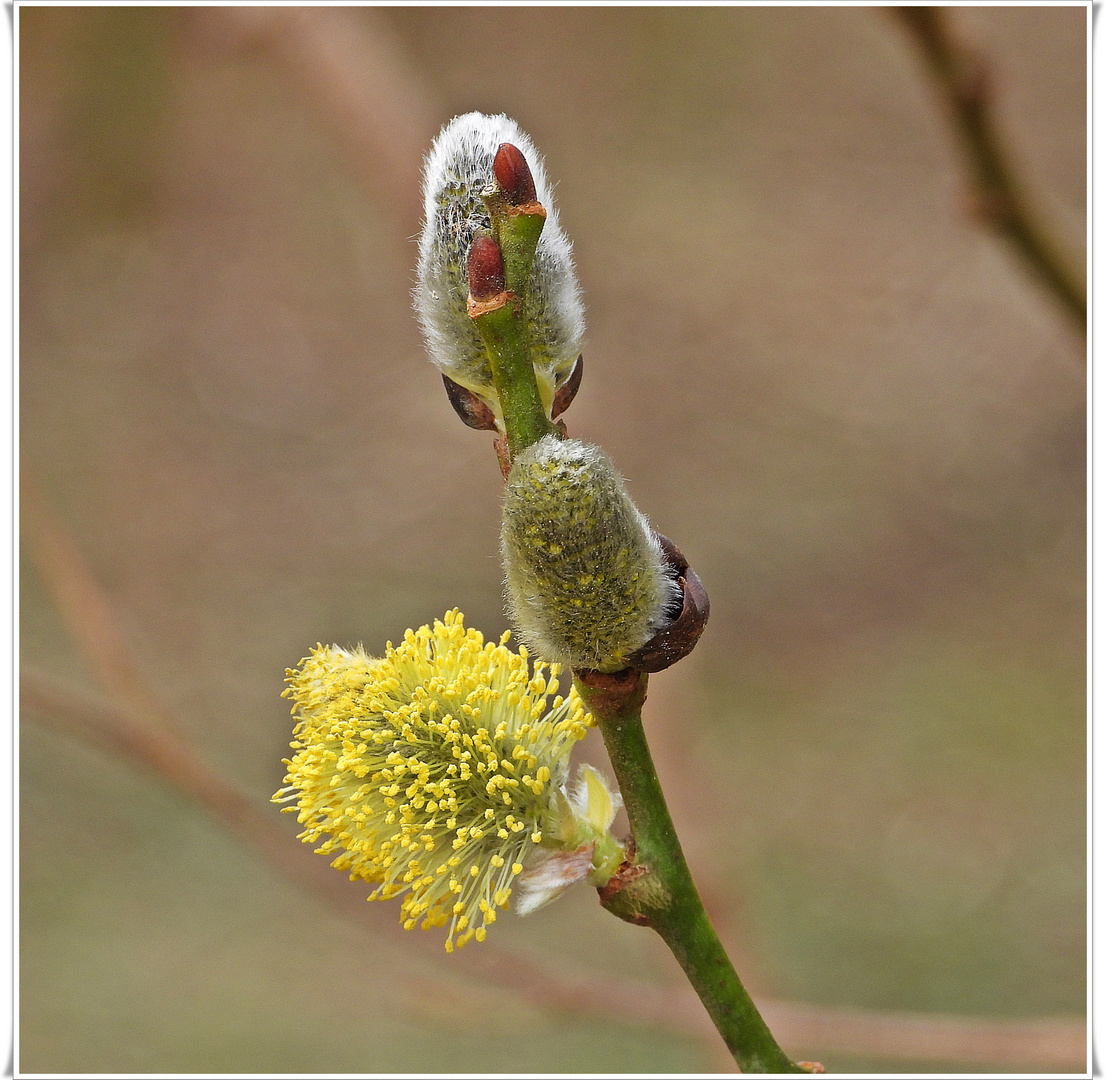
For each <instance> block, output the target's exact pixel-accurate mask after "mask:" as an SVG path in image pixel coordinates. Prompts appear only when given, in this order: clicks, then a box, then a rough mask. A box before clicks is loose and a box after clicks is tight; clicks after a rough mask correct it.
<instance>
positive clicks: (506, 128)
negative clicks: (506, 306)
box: [414, 112, 584, 417]
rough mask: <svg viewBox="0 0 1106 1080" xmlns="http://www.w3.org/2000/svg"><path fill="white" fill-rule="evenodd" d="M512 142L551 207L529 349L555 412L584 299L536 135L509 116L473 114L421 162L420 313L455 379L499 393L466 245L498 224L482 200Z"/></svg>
mask: <svg viewBox="0 0 1106 1080" xmlns="http://www.w3.org/2000/svg"><path fill="white" fill-rule="evenodd" d="M505 142H509V143H513V144H514V145H515V146H517V147H518V149H519V150H520V151H521V152H522V155H523V156H524V157H525V158H526V162H527V164H528V165H529V166H530V172H531V173H532V174H533V177H534V187H535V189H536V190H537V195H538V201H539V202H540V203H541V204H542V206H543V207H544V208H545V211H546V219H545V227H544V228H543V229H542V232H541V238H540V240H539V241H538V249H537V253H536V254H535V257H534V266H533V270H532V271H531V277H530V288H529V294H528V296H527V308H526V315H527V323H528V330H529V334H530V349H531V355H532V356H533V358H534V369H535V374H536V375H537V379H538V387H539V389H540V391H541V396H542V401H543V403H544V404H545V407H546V411H547V412H548V411H549V409H550V406H551V403H552V400H553V395H554V393H555V392H556V390H557V388H558V387H559V386H560V385H561V384H562V383H563V382H564V381H565V379H567V378H568V376H569V374H570V373H571V371H572V367H573V365H574V364H575V362H576V358H577V356H578V355H579V353H580V343H581V339H582V338H583V335H584V306H583V302H582V300H581V297H580V286H579V284H578V283H577V280H576V271H575V267H574V266H573V262H572V245H571V244H570V243H569V241H568V238H567V237H566V236H565V234H564V233H563V232H562V230H561V226H560V224H559V223H558V221H557V211H556V208H555V207H554V205H553V190H552V188H551V187H550V184H549V181H548V179H547V178H546V175H545V166H544V165H543V163H542V159H541V156H540V155H539V154H538V151H537V150H536V149H535V147H534V144H533V142H531V140H530V137H529V136H528V135H527V134H526V133H525V132H524V131H522V130H521V129H520V128H519V126H518V124H516V123H515V122H514V121H513V120H511V119H510V118H509V117H507V116H504V115H502V114H500V115H498V116H485V115H484V114H483V113H478V112H471V113H466V114H465V115H464V116H458V117H456V118H455V119H453V120H451V121H450V122H449V123H448V124H446V125H445V127H443V128H442V130H441V132H440V133H439V135H438V137H437V138H436V139H435V140H434V144H433V146H432V147H431V148H430V153H429V154H428V155H427V157H426V162H425V165H424V169H423V198H424V209H425V222H424V224H423V229H422V235H421V236H420V238H419V262H418V280H417V284H416V285H415V289H414V300H415V311H416V314H417V315H418V320H419V325H420V326H421V327H422V332H423V335H424V336H425V338H426V347H427V350H428V352H429V353H430V358H431V360H433V361H434V363H435V364H437V365H438V367H439V368H440V369H441V370H442V372H444V373H445V374H446V375H448V376H449V378H451V379H452V380H453V381H454V382H456V383H459V384H460V385H461V386H464V387H466V388H467V389H469V390H471V391H473V393H475V394H477V395H478V396H479V397H480V398H482V399H483V400H484V401H486V402H487V404H488V405H489V406H490V407H491V408H492V411H493V412H494V413H495V414H496V416H497V417H499V416H500V415H501V410H500V407H499V400H498V398H497V396H496V394H495V388H494V385H493V383H492V375H491V367H490V364H489V362H488V357H487V353H486V352H485V349H484V343H483V341H482V339H481V337H480V334H479V332H478V331H477V329H476V327H475V326H474V325H473V321H472V319H470V318H469V316H468V312H467V310H466V306H465V305H466V301H467V299H468V266H467V263H468V250H469V246H470V245H471V243H472V238H473V236H474V234H475V233H476V231H477V230H478V229H482V228H488V227H489V226H490V224H491V222H490V219H489V217H488V212H487V209H486V207H485V206H484V202H483V200H482V199H481V198H480V193H481V191H482V190H483V189H484V188H485V187H486V186H487V185H488V184H489V183H490V182H491V181H492V180H493V179H494V174H493V168H492V163H493V162H494V160H495V155H496V151H497V150H498V149H499V147H500V145H501V144H502V143H505Z"/></svg>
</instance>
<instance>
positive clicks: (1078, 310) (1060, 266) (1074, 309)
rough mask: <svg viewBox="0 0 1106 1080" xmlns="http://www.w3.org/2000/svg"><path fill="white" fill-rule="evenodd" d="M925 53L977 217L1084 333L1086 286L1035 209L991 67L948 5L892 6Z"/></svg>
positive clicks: (892, 11)
mask: <svg viewBox="0 0 1106 1080" xmlns="http://www.w3.org/2000/svg"><path fill="white" fill-rule="evenodd" d="M888 11H890V12H891V13H892V14H893V15H894V16H895V17H896V18H897V19H898V20H899V21H900V22H901V24H902V25H903V26H904V27H905V28H906V30H907V32H908V33H909V35H910V37H911V38H912V39H913V42H914V44H915V45H916V46H917V48H918V49H919V50H920V51H921V54H922V57H923V58H924V60H925V63H926V66H927V68H928V69H929V74H930V76H931V78H932V80H933V85H934V88H935V89H936V91H937V93H938V95H939V96H940V99H941V106H942V108H943V109H944V111H945V114H946V116H947V117H948V119H949V122H950V124H951V125H952V127H953V129H954V130H955V133H956V139H957V143H958V145H959V147H960V152H961V153H962V155H963V157H964V163H965V167H966V169H967V172H968V174H969V183H970V184H971V208H972V211H973V213H974V215H975V216H976V217H977V218H978V220H979V221H981V222H982V223H983V224H985V225H986V226H987V227H988V228H990V229H993V230H994V231H995V232H996V233H997V234H998V235H999V236H1001V237H1002V238H1003V239H1004V240H1006V242H1007V243H1008V244H1009V245H1010V246H1011V247H1012V248H1013V249H1014V251H1015V252H1016V253H1017V254H1018V256H1019V257H1020V258H1021V260H1022V261H1023V262H1024V263H1025V264H1026V266H1027V267H1028V268H1029V269H1030V270H1031V271H1032V272H1033V273H1034V274H1035V275H1036V277H1037V278H1038V280H1039V281H1040V282H1041V283H1042V284H1043V285H1044V286H1045V288H1047V289H1048V290H1049V292H1051V293H1052V294H1053V296H1054V297H1055V298H1056V300H1057V301H1059V303H1060V304H1061V305H1062V306H1063V308H1064V309H1065V310H1066V311H1067V312H1068V314H1069V315H1070V316H1072V318H1074V319H1075V320H1076V322H1077V323H1078V325H1079V327H1080V328H1081V329H1082V330H1083V332H1084V333H1086V327H1087V287H1086V284H1085V282H1084V281H1083V280H1082V279H1081V275H1080V274H1079V273H1078V272H1077V271H1076V269H1075V267H1074V266H1073V265H1072V261H1071V260H1070V259H1069V258H1068V257H1067V256H1066V255H1064V254H1063V253H1062V252H1061V251H1060V249H1059V246H1058V244H1057V242H1056V241H1055V239H1054V238H1053V237H1052V235H1051V231H1050V230H1049V229H1048V228H1047V227H1046V226H1045V225H1044V223H1043V222H1042V220H1041V214H1040V211H1039V209H1038V208H1036V207H1034V206H1032V205H1031V203H1030V201H1029V198H1028V196H1027V195H1026V192H1025V186H1024V184H1023V183H1022V181H1021V179H1020V178H1019V177H1018V175H1017V173H1016V171H1015V169H1014V167H1013V165H1012V164H1011V161H1010V155H1009V153H1008V152H1007V150H1006V147H1005V146H1004V144H1003V140H1002V138H1001V136H1000V135H999V132H998V129H997V127H996V125H995V119H994V111H993V99H992V90H993V83H992V72H991V66H990V65H989V64H988V62H987V60H986V58H985V57H983V56H982V55H981V54H980V52H979V51H978V50H976V49H974V48H973V47H971V46H970V45H968V44H967V43H966V42H964V41H963V40H962V39H961V36H960V35H959V34H958V33H957V32H956V31H955V30H954V29H953V27H952V26H951V23H950V15H949V12H948V10H947V9H945V8H936V7H892V8H888Z"/></svg>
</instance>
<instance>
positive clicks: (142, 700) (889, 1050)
mask: <svg viewBox="0 0 1106 1080" xmlns="http://www.w3.org/2000/svg"><path fill="white" fill-rule="evenodd" d="M20 488H21V491H20V500H21V502H20V507H21V524H22V526H23V532H24V539H25V541H26V543H27V545H28V548H29V553H30V555H31V557H32V559H33V560H34V562H35V565H36V567H37V568H38V570H39V573H40V575H41V576H42V579H43V581H44V582H45V584H46V586H47V588H48V590H49V592H50V595H51V596H52V598H53V600H54V602H55V604H56V605H57V607H58V609H59V611H61V612H62V614H63V617H64V619H65V621H66V625H67V627H68V628H69V631H70V633H71V634H72V635H73V637H74V639H75V641H76V642H77V644H78V645H79V647H80V649H81V651H82V653H83V654H84V656H85V658H86V659H87V660H88V662H89V664H90V666H91V668H92V670H93V672H94V674H95V675H96V677H97V679H98V680H99V681H100V682H101V684H102V685H103V686H104V688H105V689H106V690H107V691H108V693H109V694H111V696H112V697H113V698H114V699H115V701H116V702H117V703H116V704H114V705H113V704H110V703H105V702H102V701H97V700H94V699H92V698H91V697H90V696H89V695H87V694H84V693H81V692H79V691H76V690H74V689H73V688H71V687H65V686H62V685H61V684H59V683H57V682H56V681H54V680H52V679H50V678H49V677H47V676H45V675H42V674H39V673H35V672H25V673H23V675H22V677H21V679H20V704H21V707H22V708H23V709H24V710H26V712H27V713H28V714H29V715H32V716H34V717H35V718H36V719H37V720H39V722H41V723H44V724H46V725H47V726H49V727H52V728H54V729H55V730H58V731H60V732H62V733H63V734H66V735H68V736H75V737H77V738H79V739H82V740H84V741H87V742H90V743H91V744H93V745H94V746H97V747H98V748H100V749H101V750H104V751H106V752H108V753H111V754H115V755H117V756H119V757H120V758H122V759H123V760H125V761H128V762H130V763H131V764H137V765H141V766H142V767H144V768H146V769H149V770H150V771H151V772H153V773H154V774H155V775H156V776H158V777H159V779H161V780H162V781H163V782H165V783H168V784H169V785H170V786H171V787H173V788H175V789H176V790H177V791H179V792H181V793H182V794H184V795H185V796H187V797H188V798H189V799H191V800H192V801H193V802H194V803H196V804H197V805H198V806H199V807H200V808H201V809H202V810H203V811H204V812H205V813H207V814H209V815H211V817H212V818H213V819H214V820H216V821H218V822H219V823H220V824H221V825H222V826H223V827H224V828H226V829H228V830H229V831H230V832H231V833H232V834H233V835H234V836H236V837H237V838H238V839H239V840H240V841H241V842H243V843H244V844H245V845H246V846H247V847H249V848H252V849H253V850H255V851H256V852H257V853H258V854H260V855H261V856H262V857H263V858H265V860H266V861H268V862H269V863H270V864H271V865H272V866H274V867H275V868H276V869H277V870H279V871H280V872H281V873H283V874H285V875H286V876H287V877H288V878H289V879H290V880H292V881H294V882H295V883H296V884H297V885H299V886H301V887H302V888H305V889H307V890H309V891H311V892H313V893H314V894H315V895H317V896H319V897H320V898H321V899H323V900H324V901H325V902H326V903H328V904H330V905H332V906H334V907H335V909H336V910H338V911H340V912H341V913H342V914H344V915H345V916H347V917H349V918H352V919H355V920H356V921H357V922H358V924H359V925H361V926H364V925H365V923H366V922H367V921H370V920H372V919H373V918H374V916H376V912H370V911H369V910H368V906H367V905H366V904H365V902H364V900H363V899H362V897H361V895H360V891H359V890H357V891H354V890H351V889H349V888H347V887H344V886H345V884H346V883H345V882H344V881H343V880H342V878H341V877H340V876H338V875H335V874H334V873H332V872H331V870H330V867H329V866H328V865H327V863H326V862H325V861H323V860H321V859H317V858H315V856H314V855H313V853H312V852H311V851H310V850H309V849H308V848H306V847H303V846H302V845H298V844H294V843H292V842H291V836H290V835H289V833H288V831H287V830H286V829H284V828H282V827H281V826H280V824H279V820H278V819H276V818H273V817H270V812H271V811H270V807H269V806H268V804H267V803H266V805H265V807H264V808H260V807H258V806H257V805H256V802H255V800H254V799H252V798H251V797H250V796H249V795H247V794H246V793H244V792H242V791H240V790H239V789H238V788H237V787H236V786H235V785H234V784H232V783H230V782H229V781H228V780H226V779H225V778H224V777H222V776H220V775H219V773H218V772H217V771H216V770H215V769H214V768H212V767H211V766H210V765H209V764H208V763H207V762H206V761H205V760H204V759H203V758H202V757H201V756H200V755H199V754H198V753H197V752H196V750H195V749H194V748H193V747H191V746H190V745H189V744H188V742H187V741H186V740H185V739H183V738H181V737H180V736H179V735H178V734H177V733H176V731H175V730H174V724H173V719H172V717H171V715H170V714H169V713H168V712H167V711H166V710H165V708H164V707H163V706H162V705H161V704H160V703H159V702H158V699H157V697H156V695H155V694H154V693H153V692H152V690H151V689H150V688H149V687H148V686H147V684H146V683H145V681H144V680H143V678H142V676H141V674H140V673H139V671H138V669H137V667H136V666H135V664H134V662H133V659H132V658H131V656H130V653H129V650H128V648H127V645H126V642H125V639H124V636H123V633H122V631H121V629H120V627H119V625H118V623H117V620H116V619H115V616H114V614H113V612H112V608H111V603H110V601H109V599H108V597H107V595H106V594H105V592H104V590H103V589H102V587H101V586H100V584H99V582H98V581H97V580H96V578H95V576H94V574H93V573H92V572H91V570H90V568H89V567H88V565H87V563H86V562H85V560H84V558H83V556H82V554H81V552H80V549H79V548H78V547H77V544H76V543H75V542H74V540H73V538H72V537H71V536H70V535H69V534H68V532H67V531H66V529H65V527H64V526H63V525H62V524H61V522H60V521H59V520H58V519H57V518H56V517H55V516H54V514H53V513H52V511H51V510H50V509H49V508H48V507H47V506H46V504H45V501H44V499H43V497H42V494H41V492H40V491H39V488H38V486H37V484H36V483H35V481H34V480H33V478H31V477H30V476H29V475H27V474H26V473H24V475H23V476H22V477H21V482H20ZM387 915H388V916H389V917H390V916H391V912H387ZM410 944H411V947H413V948H420V947H421V950H422V951H424V952H425V951H427V950H428V949H430V948H433V949H434V950H435V952H436V951H437V943H436V942H432V941H430V939H429V938H427V937H425V936H424V935H412V937H411V939H410ZM457 961H461V963H463V965H464V967H465V968H466V970H467V971H468V972H469V973H470V974H472V975H476V976H478V977H481V978H483V979H486V980H488V981H490V982H492V983H493V984H494V985H495V986H497V987H500V988H510V989H511V990H512V991H514V992H515V993H517V994H519V995H521V996H523V997H525V998H526V999H527V1000H528V1002H529V1003H530V1004H532V1005H533V1006H535V1007H537V1008H539V1009H542V1010H544V1011H547V1012H566V1013H571V1014H576V1015H584V1016H591V1017H595V1016H597V1015H602V1016H605V1017H607V1018H608V1019H612V1020H617V1021H619V1022H621V1023H627V1024H635V1025H648V1026H655V1027H663V1028H668V1029H670V1030H673V1031H675V1032H677V1033H679V1034H682V1035H691V1036H696V1037H698V1038H701V1039H702V1040H703V1042H704V1045H705V1046H706V1045H709V1046H710V1047H711V1048H712V1049H713V1048H714V1046H715V1042H716V1032H715V1031H714V1028H713V1026H712V1025H711V1023H710V1021H709V1019H708V1018H707V1016H706V1014H705V1013H704V1012H703V1010H702V1007H701V1005H700V1003H699V1001H698V1000H697V998H696V997H695V995H694V994H693V993H692V992H691V991H690V990H689V989H688V988H686V987H684V986H671V987H669V986H665V987H659V986H650V985H644V984H638V983H633V982H630V981H627V980H621V979H614V978H611V977H609V976H601V975H598V974H597V973H594V972H588V973H586V974H582V975H580V976H579V977H575V978H574V977H571V976H565V975H564V974H561V973H558V972H555V971H553V970H552V969H551V968H550V967H548V965H545V964H543V963H542V962H541V961H540V960H536V959H533V958H530V957H527V956H524V955H522V954H520V953H517V952H515V951H511V950H509V949H504V948H503V947H501V946H500V947H497V948H496V949H494V950H493V949H483V950H480V949H469V950H467V951H466V952H465V953H463V954H458V955H457V957H456V958H455V960H454V964H455V965H456V962H457ZM424 981H425V980H424V979H423V980H420V979H419V978H417V977H412V978H411V980H410V984H409V985H408V986H407V989H406V994H407V995H409V1000H410V1001H411V1002H416V1003H417V1002H419V1001H421V1002H423V1003H424V1004H425V1002H427V1001H431V1000H434V1001H436V1000H440V997H441V996H440V995H431V996H428V995H426V994H425V992H424V988H423V986H422V983H423V982H424ZM763 1011H764V1015H765V1018H766V1019H767V1021H768V1023H769V1024H770V1025H771V1026H772V1028H773V1029H774V1030H777V1031H778V1032H779V1033H780V1034H779V1037H780V1038H781V1039H782V1040H783V1041H784V1042H786V1043H787V1044H788V1045H791V1046H796V1047H801V1048H804V1049H807V1050H809V1051H811V1052H813V1051H814V1050H815V1049H816V1050H818V1051H819V1052H825V1051H832V1052H836V1053H849V1054H885V1055H887V1056H890V1057H902V1058H907V1059H915V1060H931V1061H963V1062H986V1063H988V1064H991V1065H998V1066H1008V1067H1011V1068H1013V1067H1015V1066H1020V1065H1024V1064H1025V1063H1027V1062H1030V1063H1033V1064H1034V1065H1040V1066H1042V1067H1048V1068H1056V1069H1079V1068H1081V1067H1082V1063H1083V1059H1084V1052H1085V1042H1086V1035H1085V1026H1084V1024H1083V1023H1082V1022H1080V1021H1072V1020H1063V1019H1057V1020H1053V1019H1043V1020H1031V1021H1002V1020H1000V1021H990V1020H977V1019H969V1018H964V1017H952V1016H925V1015H920V1014H913V1013H878V1012H871V1011H866V1010H861V1009H840V1008H833V1007H825V1006H819V1005H806V1004H798V1003H794V1002H782V1001H765V1002H763Z"/></svg>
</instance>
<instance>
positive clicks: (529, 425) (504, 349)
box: [473, 298, 557, 457]
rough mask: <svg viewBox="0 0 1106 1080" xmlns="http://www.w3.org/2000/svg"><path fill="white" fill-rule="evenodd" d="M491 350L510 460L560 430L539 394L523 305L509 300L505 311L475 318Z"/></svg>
mask: <svg viewBox="0 0 1106 1080" xmlns="http://www.w3.org/2000/svg"><path fill="white" fill-rule="evenodd" d="M473 321H474V322H475V323H476V326H477V329H478V330H479V331H480V336H481V337H482V338H483V339H484V345H485V346H486V348H487V350H488V356H489V358H490V359H491V365H492V380H493V381H494V382H495V388H496V391H497V392H498V394H499V404H500V407H501V408H502V410H503V428H504V434H506V436H507V445H508V447H509V448H510V452H511V456H512V457H514V456H515V455H516V454H518V452H519V451H520V450H525V449H526V447H528V446H531V445H533V444H534V443H536V442H537V441H538V440H539V439H541V438H542V437H543V436H545V435H549V434H550V433H552V432H555V431H556V430H557V428H556V425H554V423H553V422H552V421H551V420H550V419H549V418H548V417H547V416H546V415H545V407H544V406H543V405H542V402H541V395H540V394H539V392H538V380H537V377H536V376H535V374H534V363H533V361H532V360H531V359H530V339H529V334H528V333H527V332H526V319H525V318H524V315H523V304H522V301H521V300H519V299H517V298H515V299H509V300H508V301H507V303H505V304H503V306H502V307H498V308H495V309H493V310H491V311H485V312H483V313H482V314H480V315H477V316H475V317H474V320H473Z"/></svg>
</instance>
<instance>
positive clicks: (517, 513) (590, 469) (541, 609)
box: [500, 435, 680, 671]
mask: <svg viewBox="0 0 1106 1080" xmlns="http://www.w3.org/2000/svg"><path fill="white" fill-rule="evenodd" d="M500 547H501V550H502V555H503V566H504V570H505V573H506V583H507V606H508V610H509V611H510V614H511V616H512V618H513V619H514V621H515V625H516V626H517V627H518V630H519V635H520V637H521V638H522V640H523V641H524V642H525V643H526V645H527V646H528V647H530V648H531V649H533V650H534V651H535V652H536V653H537V654H538V655H539V656H540V657H541V658H542V659H544V660H549V661H552V662H556V663H560V664H565V665H568V666H570V667H583V668H594V669H597V670H599V671H618V670H620V669H621V668H624V667H626V666H627V663H628V660H629V657H630V655H631V654H632V653H634V652H636V651H637V650H638V649H640V648H641V646H642V645H644V644H645V643H646V642H647V641H649V639H650V638H651V637H653V635H654V634H655V633H656V631H657V630H658V629H659V628H660V627H661V626H662V625H664V623H665V621H666V618H665V616H666V611H667V609H668V608H669V606H670V605H672V604H675V603H676V602H678V601H679V599H680V589H679V585H678V583H677V582H676V581H675V579H674V577H673V575H672V573H671V571H670V569H669V567H668V565H667V563H666V561H665V559H664V555H663V553H662V551H661V546H660V543H659V541H658V540H657V538H656V535H655V534H654V533H653V531H652V529H650V527H649V523H648V522H647V521H646V520H645V517H644V516H643V515H642V513H641V511H639V510H638V508H637V507H636V506H634V504H633V502H632V501H631V499H630V496H629V495H628V494H627V493H626V488H625V486H624V484H623V482H622V478H621V477H620V476H619V475H618V473H617V472H616V471H615V468H614V466H613V465H612V464H611V461H610V458H608V457H607V455H606V454H604V453H603V451H602V450H600V449H599V448H598V447H597V446H589V445H587V444H586V443H582V442H578V441H577V440H575V439H559V438H557V437H556V436H554V435H547V436H546V437H545V438H544V439H542V440H541V441H539V442H537V443H535V444H534V445H533V446H531V447H528V448H527V449H526V450H524V451H522V453H520V454H519V455H518V456H517V457H516V458H515V462H514V465H513V467H512V468H511V474H510V476H509V477H508V480H507V488H506V494H505V496H504V502H503V529H502V533H501V536H500Z"/></svg>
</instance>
